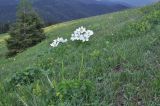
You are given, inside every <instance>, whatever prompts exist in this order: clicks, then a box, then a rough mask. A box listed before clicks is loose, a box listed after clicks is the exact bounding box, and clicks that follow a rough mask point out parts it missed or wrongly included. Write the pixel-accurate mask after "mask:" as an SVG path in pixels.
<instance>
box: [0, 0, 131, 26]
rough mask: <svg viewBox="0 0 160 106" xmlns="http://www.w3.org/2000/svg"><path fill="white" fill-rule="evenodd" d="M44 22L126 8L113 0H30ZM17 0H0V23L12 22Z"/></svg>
mask: <svg viewBox="0 0 160 106" xmlns="http://www.w3.org/2000/svg"><path fill="white" fill-rule="evenodd" d="M31 1H32V2H33V5H34V8H35V9H36V10H37V11H38V12H39V14H40V15H41V17H43V18H44V20H45V22H49V23H58V22H63V21H68V20H72V19H78V18H84V17H89V16H95V15H99V14H104V13H110V12H114V11H119V10H123V9H126V8H128V6H125V5H122V4H116V3H113V2H107V3H106V2H105V3H104V2H98V1H96V0H45V1H44V0H31ZM17 4H18V0H0V23H6V22H12V21H14V20H15V17H16V6H17Z"/></svg>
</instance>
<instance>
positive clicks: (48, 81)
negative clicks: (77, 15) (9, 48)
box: [0, 3, 160, 106]
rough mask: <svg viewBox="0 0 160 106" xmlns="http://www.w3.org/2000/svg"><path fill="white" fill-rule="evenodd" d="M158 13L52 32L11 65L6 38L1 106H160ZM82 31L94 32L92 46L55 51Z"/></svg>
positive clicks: (1, 49) (0, 45) (0, 65)
mask: <svg viewBox="0 0 160 106" xmlns="http://www.w3.org/2000/svg"><path fill="white" fill-rule="evenodd" d="M159 8H160V3H157V4H156V5H153V6H149V7H145V8H142V9H132V10H127V11H122V12H117V13H113V14H107V15H101V16H96V17H91V18H86V19H80V20H75V21H70V22H65V23H61V24H57V25H53V26H50V27H47V28H45V33H46V35H47V37H48V38H47V39H46V40H45V41H43V42H42V43H40V44H38V45H37V46H35V47H32V48H29V49H27V50H26V51H24V52H23V53H21V54H18V55H17V56H16V57H13V58H9V59H6V58H5V53H6V47H5V43H4V39H5V38H4V37H8V36H6V35H1V36H0V105H2V106H8V105H11V104H12V105H13V106H21V105H25V106H46V105H50V106H54V105H56V106H88V105H89V106H98V105H100V106H108V105H109V106H123V105H124V106H158V105H160V96H159V95H160V77H159V76H160V43H159V42H160V24H159V22H160V20H159V18H157V17H159V15H157V14H159ZM152 13H155V14H154V15H153V14H152ZM146 17H147V18H146ZM150 17H151V18H152V20H150V19H151V18H150ZM141 20H143V21H142V22H141ZM144 20H145V21H144ZM80 26H85V27H86V28H87V29H91V30H93V31H94V33H95V34H94V35H93V36H92V37H91V39H90V41H89V42H86V43H80V42H71V41H69V42H67V43H65V44H61V45H59V46H58V47H57V48H52V47H51V46H50V43H51V42H52V40H53V39H56V38H57V37H60V36H61V37H64V38H68V39H70V36H71V34H72V32H73V31H74V30H75V29H76V28H77V27H80ZM135 26H136V27H135ZM26 70H30V71H26ZM33 70H34V71H33ZM35 70H36V71H35ZM40 73H43V74H42V75H39V74H40ZM26 79H27V80H26ZM28 81H29V82H28Z"/></svg>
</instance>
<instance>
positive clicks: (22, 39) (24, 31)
mask: <svg viewBox="0 0 160 106" xmlns="http://www.w3.org/2000/svg"><path fill="white" fill-rule="evenodd" d="M42 27H43V22H42V21H41V19H40V18H39V16H38V15H37V13H36V12H35V11H34V10H33V9H32V8H31V5H30V4H29V3H28V2H27V0H21V2H20V4H19V10H18V12H17V21H16V23H15V24H13V25H12V26H11V28H10V31H9V34H10V38H9V39H7V40H6V42H7V48H8V50H9V52H8V54H7V55H8V56H14V55H16V54H17V53H20V52H22V51H24V50H25V49H26V48H28V47H31V46H34V45H36V44H38V43H39V42H41V41H42V40H43V39H45V35H44V33H43V29H42Z"/></svg>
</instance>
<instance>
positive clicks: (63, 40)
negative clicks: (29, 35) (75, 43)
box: [50, 37, 68, 47]
mask: <svg viewBox="0 0 160 106" xmlns="http://www.w3.org/2000/svg"><path fill="white" fill-rule="evenodd" d="M67 41H68V40H67V39H63V38H62V37H61V38H59V37H58V38H57V39H55V40H53V42H52V43H51V44H50V45H51V46H52V47H57V46H58V45H59V43H65V42H67Z"/></svg>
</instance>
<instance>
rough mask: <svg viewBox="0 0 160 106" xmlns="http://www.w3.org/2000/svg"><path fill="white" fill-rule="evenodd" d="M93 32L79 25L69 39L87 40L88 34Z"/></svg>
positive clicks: (90, 34)
mask: <svg viewBox="0 0 160 106" xmlns="http://www.w3.org/2000/svg"><path fill="white" fill-rule="evenodd" d="M93 34H94V32H93V31H92V30H86V28H85V27H83V26H81V27H79V28H77V29H76V30H75V31H74V33H73V34H72V35H71V40H72V41H75V40H80V41H82V42H86V41H89V38H90V36H92V35H93Z"/></svg>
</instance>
